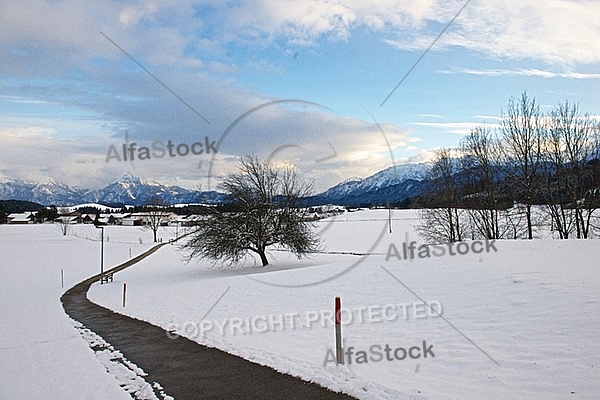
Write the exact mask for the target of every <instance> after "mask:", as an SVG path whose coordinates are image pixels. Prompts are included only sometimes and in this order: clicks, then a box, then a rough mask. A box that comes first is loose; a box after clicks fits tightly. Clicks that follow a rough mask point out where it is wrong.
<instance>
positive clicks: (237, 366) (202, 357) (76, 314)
mask: <svg viewBox="0 0 600 400" xmlns="http://www.w3.org/2000/svg"><path fill="white" fill-rule="evenodd" d="M163 245H164V244H160V245H157V246H155V247H153V248H151V249H150V250H148V251H147V252H145V253H143V254H141V255H139V256H137V257H135V258H133V259H131V260H129V261H127V262H125V263H123V264H120V265H118V266H116V267H114V268H112V269H111V270H109V271H113V272H116V271H120V270H122V269H124V268H127V267H129V266H131V265H133V264H135V263H137V262H138V261H140V260H142V259H143V258H145V257H147V256H149V255H150V254H152V253H154V252H155V251H156V250H158V249H159V248H160V247H162V246H163ZM99 279H100V275H99V274H98V275H95V276H93V277H91V278H89V279H87V280H85V281H83V282H81V283H79V284H78V285H76V286H74V287H73V288H71V289H69V290H68V291H67V292H66V293H65V294H64V295H63V296H62V297H61V301H62V303H63V307H64V309H65V311H66V312H67V314H68V315H69V316H71V318H73V319H75V320H77V321H79V322H81V323H82V324H83V325H84V326H85V327H87V328H89V329H90V330H92V331H93V332H95V333H96V334H98V335H100V336H101V337H102V338H103V339H104V340H105V341H106V342H108V343H110V344H111V345H112V346H113V347H114V348H115V349H116V350H119V351H120V352H121V353H122V354H123V355H124V356H125V358H127V359H128V360H129V361H131V362H133V363H135V364H136V365H137V366H138V367H140V368H142V369H143V370H144V372H146V373H147V374H148V375H147V376H146V377H145V379H146V380H147V381H148V382H149V383H150V384H152V383H153V382H157V383H159V384H160V385H161V386H162V387H163V389H164V391H165V392H166V394H168V395H170V396H173V397H174V398H175V399H176V400H182V399H302V400H305V399H353V397H350V396H348V395H344V394H339V393H335V392H332V391H330V390H328V389H325V388H323V387H321V386H319V385H317V384H314V383H309V382H306V381H303V380H301V379H300V378H295V377H292V376H290V375H285V374H282V373H279V372H277V371H275V370H273V369H272V368H269V367H264V366H261V365H258V364H254V363H251V362H249V361H247V360H244V359H242V358H240V357H237V356H234V355H231V354H228V353H225V352H223V351H221V350H217V349H214V348H209V347H205V346H202V345H199V344H198V343H196V342H193V341H191V340H188V339H186V338H182V337H179V338H177V339H169V338H168V336H167V332H166V331H165V330H163V329H161V328H159V327H156V326H154V325H151V324H149V323H147V322H144V321H140V320H137V319H133V318H130V317H127V316H124V315H121V314H118V313H115V312H113V311H111V310H109V309H107V308H104V307H101V306H99V305H97V304H94V303H92V302H90V301H89V300H88V299H87V296H86V293H87V291H88V289H89V287H90V285H91V284H92V283H94V282H96V281H98V280H99Z"/></svg>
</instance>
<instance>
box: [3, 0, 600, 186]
mask: <svg viewBox="0 0 600 400" xmlns="http://www.w3.org/2000/svg"><path fill="white" fill-rule="evenodd" d="M598 21H600V7H598V6H597V2H595V1H585V0H572V1H566V0H549V1H544V2H542V1H539V0H505V1H493V2H491V1H482V0H470V1H468V2H467V1H462V0H461V1H453V0H445V1H441V0H408V1H398V0H389V1H388V0H380V1H366V0H348V1H343V2H342V1H334V0H332V1H304V0H256V1H227V0H225V1H194V0H183V1H177V2H172V1H166V0H154V1H153V0H148V1H136V0H132V1H126V2H120V1H106V0H104V1H93V0H92V1H86V2H81V1H76V0H52V1H39V0H38V1H28V0H18V1H17V0H8V1H3V2H1V3H0V178H8V179H20V180H26V181H35V182H46V181H49V180H54V181H58V182H62V183H66V184H69V185H76V186H83V187H90V188H99V187H103V186H105V185H106V184H108V183H109V182H110V181H112V180H113V179H115V178H116V177H118V176H120V175H122V174H123V173H126V172H129V173H131V174H133V175H135V176H138V177H140V178H142V179H144V180H151V181H156V182H160V183H163V184H168V185H179V186H182V187H186V188H202V189H213V188H215V187H216V184H217V182H218V177H220V176H224V175H226V174H228V173H231V172H232V171H235V165H236V163H237V161H238V160H239V158H240V157H241V156H244V155H247V154H253V155H257V156H259V157H261V158H264V159H268V160H270V161H273V162H275V163H284V162H285V163H292V164H293V165H295V166H296V167H298V169H299V170H300V171H301V173H302V174H303V175H304V176H305V177H307V179H314V182H315V189H316V190H317V191H320V190H324V189H326V188H328V187H330V186H333V185H335V184H337V183H339V182H341V181H344V180H346V179H348V178H353V177H366V176H369V175H372V174H373V173H375V172H377V171H380V170H382V169H384V168H387V167H390V166H392V165H395V164H403V163H414V162H424V161H428V160H430V159H431V157H432V155H433V154H434V152H435V149H437V148H440V147H452V146H457V145H458V144H459V142H460V140H461V138H462V137H463V136H464V135H465V133H467V132H468V131H469V130H470V129H472V128H474V127H476V126H478V125H480V124H486V125H488V126H489V127H490V128H491V129H494V128H495V127H496V126H497V125H498V123H499V121H500V118H501V115H502V112H503V109H505V108H506V105H507V103H508V100H509V98H510V97H519V96H520V95H521V93H522V92H523V91H526V92H527V93H528V95H529V96H530V97H534V98H535V99H536V100H537V102H538V103H539V104H540V105H541V109H542V111H544V112H549V111H550V110H551V109H552V108H553V107H555V106H556V105H557V104H558V103H561V102H564V101H569V102H570V103H578V104H579V106H580V108H581V110H582V111H584V112H587V113H589V114H591V115H594V116H596V115H600V97H599V96H598V89H600V22H598ZM169 141H171V143H172V144H173V148H172V150H171V153H170V154H169V149H167V147H166V146H167V144H168V143H169ZM213 142H214V143H213ZM134 143H135V148H133V146H134ZM161 143H162V145H161ZM195 143H200V144H202V146H200V145H196V146H195V147H193V148H194V149H195V150H196V152H197V153H198V152H199V150H203V153H202V154H192V153H191V150H190V151H189V152H188V153H187V154H185V153H186V152H185V150H186V148H187V149H190V148H192V145H193V144H195ZM123 145H126V146H132V147H128V148H133V150H132V153H133V155H134V159H133V160H131V159H128V160H126V161H125V160H124V157H123V154H122V147H123ZM153 145H154V146H157V147H161V146H162V148H163V149H164V152H163V153H161V152H159V151H156V150H153V149H152V146H153ZM179 145H181V146H180V147H179V150H180V152H179V154H178V153H177V149H178V147H177V146H179ZM144 147H146V148H148V150H149V151H148V152H146V153H145V154H143V151H142V150H140V149H141V148H144ZM207 151H208V152H209V154H206V152H207ZM152 153H154V154H155V155H156V156H154V154H152ZM116 154H118V157H117V155H116ZM161 154H163V156H162V157H159V156H160V155H161ZM171 154H172V155H174V156H171ZM140 156H141V157H146V158H145V159H139V157H140ZM148 156H149V158H148ZM119 160H120V161H119Z"/></svg>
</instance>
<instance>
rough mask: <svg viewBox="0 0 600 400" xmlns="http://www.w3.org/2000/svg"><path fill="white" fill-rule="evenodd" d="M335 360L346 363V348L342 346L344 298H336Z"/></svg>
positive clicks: (338, 362)
mask: <svg viewBox="0 0 600 400" xmlns="http://www.w3.org/2000/svg"><path fill="white" fill-rule="evenodd" d="M335 361H336V363H337V364H344V349H343V348H342V299H340V298H339V297H336V298H335Z"/></svg>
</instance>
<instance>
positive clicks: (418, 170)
mask: <svg viewBox="0 0 600 400" xmlns="http://www.w3.org/2000/svg"><path fill="white" fill-rule="evenodd" d="M427 170H428V167H427V165H426V164H405V165H397V166H394V167H390V168H387V169H385V170H383V171H379V172H377V173H376V174H374V175H371V176H369V177H367V178H364V179H360V178H353V179H348V180H346V181H344V182H342V183H339V184H337V185H335V186H333V187H331V188H329V189H327V190H326V191H324V192H323V193H320V194H317V195H315V196H312V197H310V198H308V199H306V201H307V204H309V205H322V204H338V205H343V206H361V205H384V204H387V203H392V204H397V203H399V202H402V201H404V200H406V199H407V198H410V197H415V196H418V195H420V194H422V193H424V192H425V191H426V190H427V179H426V174H427ZM156 197H158V198H160V199H161V200H162V201H163V202H165V203H167V204H182V203H183V204H186V203H204V204H218V203H220V202H222V201H223V200H224V199H225V197H226V195H225V194H224V193H220V192H216V191H204V192H200V191H197V190H189V189H185V188H182V187H179V186H167V185H162V184H160V183H156V182H151V181H145V180H142V179H140V178H138V177H135V176H133V175H131V174H130V173H128V172H126V173H124V174H122V175H121V176H119V177H118V178H116V179H115V180H113V181H112V182H110V183H109V184H108V185H107V186H106V187H104V188H102V189H99V190H96V189H88V188H81V187H77V186H68V185H65V184H62V183H59V182H54V181H50V182H47V183H33V182H25V181H20V180H15V179H2V180H0V200H25V201H31V202H35V203H40V204H45V205H51V204H54V205H57V206H67V205H76V204H82V203H101V204H106V205H112V206H121V205H143V204H145V203H147V202H148V200H150V199H152V198H156Z"/></svg>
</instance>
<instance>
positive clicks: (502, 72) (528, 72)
mask: <svg viewBox="0 0 600 400" xmlns="http://www.w3.org/2000/svg"><path fill="white" fill-rule="evenodd" d="M441 72H442V73H446V74H467V75H476V76H488V77H507V76H533V77H539V78H567V79H600V73H583V72H575V71H571V72H554V71H548V70H541V69H536V68H529V69H526V68H518V69H472V68H454V69H451V70H444V71H441Z"/></svg>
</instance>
